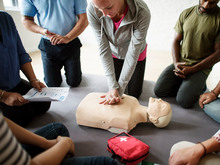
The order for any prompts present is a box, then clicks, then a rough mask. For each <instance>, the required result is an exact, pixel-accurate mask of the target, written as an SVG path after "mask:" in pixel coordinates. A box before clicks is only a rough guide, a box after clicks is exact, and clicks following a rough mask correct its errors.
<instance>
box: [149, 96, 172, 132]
mask: <svg viewBox="0 0 220 165" xmlns="http://www.w3.org/2000/svg"><path fill="white" fill-rule="evenodd" d="M147 114H148V118H149V120H150V121H151V122H152V123H153V124H154V125H155V126H156V127H158V128H162V127H166V126H167V125H168V124H169V122H170V120H171V117H172V108H171V106H170V104H169V103H167V102H165V101H163V100H161V99H154V98H152V97H150V99H149V104H148V108H147Z"/></svg>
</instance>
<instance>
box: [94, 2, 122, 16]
mask: <svg viewBox="0 0 220 165" xmlns="http://www.w3.org/2000/svg"><path fill="white" fill-rule="evenodd" d="M92 2H93V4H94V6H95V7H96V8H97V9H99V11H101V12H102V14H103V15H104V16H108V17H110V18H114V17H115V16H117V15H120V14H123V13H124V6H125V0H92Z"/></svg>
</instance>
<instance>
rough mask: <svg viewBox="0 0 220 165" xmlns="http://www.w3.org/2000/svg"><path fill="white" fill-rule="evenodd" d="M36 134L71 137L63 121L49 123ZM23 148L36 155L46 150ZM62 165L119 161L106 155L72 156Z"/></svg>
mask: <svg viewBox="0 0 220 165" xmlns="http://www.w3.org/2000/svg"><path fill="white" fill-rule="evenodd" d="M35 134H37V135H40V136H43V137H45V138H46V139H56V138H57V136H59V135H60V136H66V137H69V132H68V130H67V128H66V127H65V126H64V125H63V124H61V123H51V124H48V125H46V126H44V127H42V128H40V129H39V130H37V131H36V132H35ZM22 146H23V148H24V149H25V150H26V151H27V152H28V153H29V154H30V155H31V157H34V156H36V155H38V154H40V153H41V152H43V151H44V150H43V149H41V148H38V147H35V146H30V145H22ZM61 165H117V162H116V161H115V160H114V159H112V158H110V157H105V156H93V157H72V158H64V160H63V162H62V163H61Z"/></svg>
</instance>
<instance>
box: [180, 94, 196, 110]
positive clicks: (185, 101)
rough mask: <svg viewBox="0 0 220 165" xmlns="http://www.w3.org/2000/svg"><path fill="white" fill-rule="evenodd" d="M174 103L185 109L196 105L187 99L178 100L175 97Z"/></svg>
mask: <svg viewBox="0 0 220 165" xmlns="http://www.w3.org/2000/svg"><path fill="white" fill-rule="evenodd" d="M176 102H177V104H178V105H180V106H181V107H183V108H185V109H188V108H191V107H193V106H194V105H195V103H196V101H192V100H189V99H187V98H179V97H176Z"/></svg>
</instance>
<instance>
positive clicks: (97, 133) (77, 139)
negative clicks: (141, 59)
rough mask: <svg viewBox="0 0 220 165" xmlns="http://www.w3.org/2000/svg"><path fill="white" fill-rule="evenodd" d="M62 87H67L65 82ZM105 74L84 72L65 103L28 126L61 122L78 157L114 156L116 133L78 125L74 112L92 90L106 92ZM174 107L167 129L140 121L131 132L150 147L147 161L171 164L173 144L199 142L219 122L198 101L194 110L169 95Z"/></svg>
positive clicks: (149, 86) (148, 86)
mask: <svg viewBox="0 0 220 165" xmlns="http://www.w3.org/2000/svg"><path fill="white" fill-rule="evenodd" d="M63 86H66V84H65V83H63ZM153 87H154V82H152V81H145V82H144V85H143V93H142V95H141V97H140V99H139V101H140V104H141V105H144V106H147V105H148V99H149V97H155V95H154V92H153ZM107 90H108V88H107V82H106V78H105V76H102V75H90V74H84V75H83V81H82V83H81V84H80V86H79V87H77V88H70V91H69V95H68V97H67V98H66V100H65V101H64V102H53V103H52V106H51V108H50V110H49V111H48V112H47V113H45V114H43V115H41V116H37V117H35V118H34V120H33V121H32V122H31V123H30V124H29V125H28V127H27V128H28V129H29V130H31V131H34V130H36V129H38V128H40V127H42V126H44V125H46V124H48V123H51V122H61V123H63V124H65V125H66V127H67V128H68V129H69V131H70V134H71V138H72V140H73V141H74V143H75V147H76V156H97V155H105V156H111V155H110V153H109V152H108V151H107V140H108V139H109V138H111V137H112V136H114V135H115V134H113V133H110V132H108V131H106V130H101V129H96V128H89V127H84V126H79V125H77V123H76V118H75V111H76V108H77V106H78V104H79V103H80V101H81V100H82V99H83V98H84V97H85V96H86V95H87V94H88V93H90V92H107ZM164 100H165V101H167V102H169V103H170V104H171V107H172V111H173V116H172V119H171V122H170V123H169V125H168V126H167V127H166V128H163V129H158V128H156V127H155V126H154V125H153V124H151V123H141V124H138V125H137V127H136V128H134V129H133V130H132V131H130V134H131V135H132V136H134V137H136V138H138V139H139V140H141V141H143V142H144V143H146V144H148V145H149V146H150V154H149V156H148V157H147V158H146V161H148V162H154V163H159V164H163V165H164V164H165V165H166V164H168V158H169V152H170V148H171V146H172V145H173V144H174V143H176V142H179V141H182V140H186V141H191V142H194V143H196V142H199V141H203V140H205V139H208V138H210V137H211V136H212V135H213V134H214V133H215V132H216V131H217V130H218V129H219V127H220V124H218V123H217V122H215V121H214V120H212V119H211V118H210V117H209V116H207V115H206V114H205V113H204V112H203V110H202V109H200V107H199V106H198V104H197V105H196V106H195V107H193V108H192V109H183V108H181V107H180V106H178V105H177V104H176V101H175V99H174V98H166V99H164Z"/></svg>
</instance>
